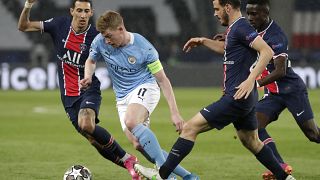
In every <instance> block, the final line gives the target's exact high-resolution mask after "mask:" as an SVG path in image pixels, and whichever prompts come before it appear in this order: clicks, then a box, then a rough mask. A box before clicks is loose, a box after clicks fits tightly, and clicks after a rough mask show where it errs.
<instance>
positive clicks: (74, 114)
mask: <svg viewBox="0 0 320 180" xmlns="http://www.w3.org/2000/svg"><path fill="white" fill-rule="evenodd" d="M79 108H80V103H75V104H74V105H73V106H72V107H67V108H65V110H66V112H67V114H68V116H69V118H70V120H71V122H72V125H73V126H74V127H75V129H76V130H77V131H78V132H79V133H80V134H81V135H82V136H84V137H85V138H86V139H87V140H88V141H89V142H90V143H91V145H93V147H95V148H96V149H97V151H98V152H99V153H100V155H101V156H103V157H104V158H106V159H108V160H110V161H111V162H114V163H115V164H117V165H119V166H121V167H124V165H123V162H122V161H121V160H120V158H119V157H118V156H115V155H114V153H112V152H109V151H107V150H105V149H103V148H102V147H101V145H100V144H99V143H98V142H97V141H96V140H95V139H94V138H93V137H92V136H91V135H90V134H89V133H85V132H84V131H82V130H81V128H80V127H79V125H78V112H79V111H78V109H79Z"/></svg>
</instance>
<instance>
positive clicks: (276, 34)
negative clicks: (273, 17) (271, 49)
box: [266, 21, 287, 40]
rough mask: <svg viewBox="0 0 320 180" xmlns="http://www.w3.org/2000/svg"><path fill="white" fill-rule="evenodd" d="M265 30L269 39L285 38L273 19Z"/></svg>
mask: <svg viewBox="0 0 320 180" xmlns="http://www.w3.org/2000/svg"><path fill="white" fill-rule="evenodd" d="M266 31H267V35H269V36H270V38H271V39H275V40H276V39H278V40H280V39H281V40H287V36H286V34H285V33H284V31H283V30H282V28H281V27H280V26H279V25H278V24H277V23H276V22H275V21H272V22H271V24H270V27H269V28H268V29H267V30H266Z"/></svg>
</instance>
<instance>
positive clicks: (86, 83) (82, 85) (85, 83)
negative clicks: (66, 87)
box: [80, 78, 92, 90]
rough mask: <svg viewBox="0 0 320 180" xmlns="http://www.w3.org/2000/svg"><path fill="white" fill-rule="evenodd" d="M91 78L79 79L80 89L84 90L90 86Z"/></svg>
mask: <svg viewBox="0 0 320 180" xmlns="http://www.w3.org/2000/svg"><path fill="white" fill-rule="evenodd" d="M91 83H92V78H84V79H81V80H80V89H82V90H86V89H88V88H89V87H90V85H91Z"/></svg>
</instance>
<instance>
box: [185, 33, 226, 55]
mask: <svg viewBox="0 0 320 180" xmlns="http://www.w3.org/2000/svg"><path fill="white" fill-rule="evenodd" d="M199 45H204V46H206V47H207V48H209V49H211V50H212V51H214V52H216V53H219V54H223V53H224V41H219V40H212V39H208V38H205V37H196V38H191V39H190V40H189V41H188V42H187V43H186V44H185V45H184V46H183V51H185V52H189V51H190V50H191V49H192V48H194V47H197V46H199Z"/></svg>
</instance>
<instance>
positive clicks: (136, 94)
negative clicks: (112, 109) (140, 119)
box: [117, 83, 160, 131]
mask: <svg viewBox="0 0 320 180" xmlns="http://www.w3.org/2000/svg"><path fill="white" fill-rule="evenodd" d="M159 100H160V88H159V86H158V84H157V83H146V84H142V85H140V86H138V87H137V88H136V89H134V90H133V91H132V92H130V93H129V94H128V95H127V96H126V97H124V98H123V99H122V100H119V101H117V109H118V115H119V119H120V123H121V127H122V130H123V131H124V130H125V129H126V128H127V127H126V124H125V122H124V117H125V114H126V112H127V108H128V105H129V104H132V103H137V104H141V105H142V106H144V107H145V108H146V109H147V110H148V112H149V117H150V115H151V113H152V112H153V110H154V109H155V108H156V106H157V104H158V102H159ZM149 117H148V118H147V119H146V120H145V121H144V123H143V124H144V125H146V126H147V127H149V126H150V118H149Z"/></svg>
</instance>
